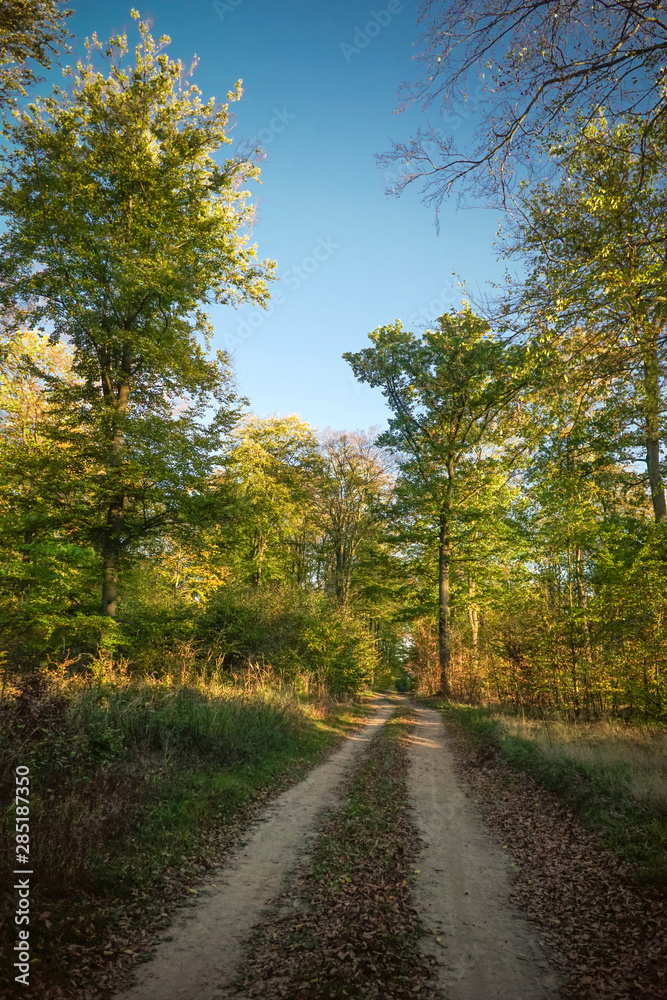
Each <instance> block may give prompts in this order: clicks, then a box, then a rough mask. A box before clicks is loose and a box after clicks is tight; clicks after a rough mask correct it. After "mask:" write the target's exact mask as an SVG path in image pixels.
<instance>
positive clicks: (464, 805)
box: [116, 703, 558, 1000]
mask: <svg viewBox="0 0 667 1000" xmlns="http://www.w3.org/2000/svg"><path fill="white" fill-rule="evenodd" d="M391 712H392V706H391V705H390V704H387V703H384V704H380V705H379V707H378V708H377V713H376V715H375V716H374V718H373V719H372V721H371V722H370V723H368V724H367V725H366V726H365V727H364V728H363V729H362V730H360V731H359V732H358V733H357V734H355V735H354V736H352V737H350V738H349V739H348V740H346V742H345V743H344V745H343V747H342V748H341V749H340V750H338V751H337V753H335V754H334V755H333V756H332V757H330V758H329V760H328V761H326V762H325V763H324V764H322V765H320V766H319V767H317V768H315V769H314V770H313V771H311V772H310V774H309V775H308V777H307V778H306V779H305V780H304V781H302V782H301V783H300V784H298V785H296V786H294V787H293V788H290V789H289V790H288V791H286V792H285V793H283V794H282V795H281V796H280V797H279V798H277V799H276V800H275V801H274V802H273V804H272V805H270V806H269V807H268V809H267V810H266V812H265V813H264V815H263V818H262V820H261V821H259V822H258V823H256V824H255V825H254V826H253V827H252V828H251V830H250V832H249V835H248V837H247V841H246V843H245V844H244V845H241V846H240V847H239V848H238V849H237V851H236V852H235V854H234V855H233V856H232V858H231V859H230V861H229V863H228V864H227V866H226V867H225V868H224V869H223V870H222V871H220V872H219V874H218V876H217V878H215V879H214V880H213V881H214V882H215V884H212V885H211V886H209V887H208V889H207V890H205V892H203V893H201V894H200V896H199V898H198V900H197V902H196V904H195V905H194V906H193V907H191V908H188V910H186V911H182V914H181V916H180V918H179V919H178V920H177V922H176V923H175V924H174V926H173V927H172V928H170V930H169V931H168V932H167V934H166V935H165V936H164V939H163V941H162V942H161V944H160V945H159V946H158V949H157V951H156V953H155V956H154V958H153V960H152V961H150V962H148V963H146V964H145V965H144V966H142V967H141V968H140V969H139V974H138V981H137V983H136V985H135V986H134V987H133V988H132V989H130V990H129V991H127V992H125V993H123V994H119V995H117V998H116V1000H194V998H197V1000H222V998H224V997H228V996H232V995H234V996H235V997H238V996H239V994H238V993H237V992H235V990H234V987H233V980H234V977H235V975H236V973H237V971H238V969H239V966H240V964H241V961H242V959H243V954H244V945H245V944H246V943H247V941H248V939H249V937H250V932H251V929H252V928H253V926H255V925H257V924H259V923H260V922H262V921H263V919H264V920H265V919H266V918H265V917H264V914H265V913H266V910H267V907H268V905H269V904H270V903H271V901H273V900H277V899H279V897H280V896H281V892H282V891H283V890H284V885H285V883H284V879H285V877H286V876H288V875H289V873H290V871H292V869H294V868H295V866H296V865H297V864H298V863H300V862H302V861H303V860H304V856H307V854H308V851H309V846H310V845H312V843H313V841H314V839H315V837H316V836H317V832H318V819H319V816H320V814H321V813H322V811H323V810H325V809H329V808H331V807H332V806H335V805H337V803H338V798H339V795H338V789H339V786H340V785H341V782H342V780H343V778H344V776H345V774H346V772H347V771H348V770H349V768H350V767H351V765H352V764H353V763H354V762H355V761H356V760H357V759H360V758H361V755H362V754H363V753H364V750H365V749H366V747H367V746H368V744H369V742H370V740H371V738H372V736H373V735H374V734H375V733H376V732H377V731H378V728H379V727H380V726H381V725H383V723H384V722H385V721H386V720H387V719H388V717H389V716H390V715H391ZM409 753H410V765H411V776H410V781H409V787H410V801H409V806H410V807H411V809H412V811H413V815H414V821H415V823H416V825H417V828H418V830H419V833H420V836H421V837H422V838H423V841H424V847H423V850H422V852H421V855H420V858H419V860H418V861H417V863H416V868H417V873H416V876H415V880H416V885H415V903H416V905H417V908H418V910H419V912H420V915H421V918H422V920H423V923H424V925H425V926H426V929H427V930H428V931H429V934H428V936H427V937H426V938H425V939H424V945H423V947H424V949H425V950H426V951H427V952H429V953H431V954H433V955H434V956H435V958H436V960H437V963H438V975H439V984H438V985H439V987H440V988H441V990H442V992H443V996H444V997H446V998H447V1000H557V997H558V983H557V981H556V978H555V975H554V973H553V972H552V970H551V969H550V967H549V965H548V963H547V960H546V956H545V954H544V952H543V950H542V948H541V946H540V943H539V941H538V936H537V933H536V931H535V930H534V928H533V926H532V925H531V924H530V923H529V922H528V921H527V920H526V919H525V918H524V917H523V916H521V914H520V913H518V912H517V911H516V910H515V909H514V908H513V907H512V906H511V904H510V903H509V889H510V881H509V876H510V865H511V863H512V862H511V859H509V858H508V857H507V854H506V852H505V851H504V850H503V848H502V845H500V844H498V843H497V842H496V841H494V840H493V838H492V837H491V836H490V834H489V833H488V832H487V830H486V828H485V827H484V824H483V822H482V820H481V817H480V815H479V814H478V812H477V809H476V807H475V805H474V803H473V802H472V801H471V800H470V799H469V798H468V797H466V795H465V793H464V791H463V790H462V788H461V786H460V785H459V783H458V782H457V779H456V778H455V776H454V771H453V768H452V756H451V753H450V751H449V748H448V746H447V740H446V735H445V729H444V726H443V722H442V718H441V716H440V713H438V712H436V711H433V710H430V709H422V708H420V709H417V723H416V726H415V729H414V733H413V736H412V738H411V745H410V751H409ZM393 805H394V806H395V805H397V803H393ZM387 806H389V803H387Z"/></svg>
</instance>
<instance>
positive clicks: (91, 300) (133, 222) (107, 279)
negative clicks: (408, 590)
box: [0, 11, 272, 616]
mask: <svg viewBox="0 0 667 1000" xmlns="http://www.w3.org/2000/svg"><path fill="white" fill-rule="evenodd" d="M132 16H133V18H134V19H135V21H138V20H139V15H138V13H137V12H136V11H133V12H132ZM138 29H139V41H138V44H137V45H136V49H135V53H134V59H133V60H132V59H131V58H129V56H128V40H127V36H126V35H117V36H115V37H114V38H112V39H110V41H109V42H108V43H106V44H102V43H101V42H100V41H98V39H97V37H96V36H95V35H93V38H92V40H91V41H90V42H89V43H88V42H87V49H88V61H87V63H86V64H85V65H84V64H81V63H79V65H78V67H77V72H76V74H75V75H74V80H73V86H72V89H71V93H68V92H65V91H63V90H60V89H58V88H57V87H56V88H55V89H54V92H53V94H52V96H50V97H48V98H45V99H38V100H37V101H35V103H34V104H32V105H30V106H29V107H28V108H27V109H25V110H23V111H21V112H19V113H18V115H17V117H16V118H15V120H14V122H13V123H12V124H10V125H9V126H7V137H8V139H9V141H10V149H9V151H8V152H6V153H5V154H4V156H3V183H2V189H1V190H0V212H2V213H3V214H4V216H5V219H6V231H5V232H4V233H3V234H2V236H1V237H0V257H1V263H0V289H1V296H2V304H3V305H4V306H5V307H6V309H7V310H10V309H12V310H13V315H14V322H15V324H17V325H18V324H24V325H27V324H30V325H31V326H32V327H34V328H36V329H42V330H46V331H48V332H49V333H50V335H51V336H52V337H53V338H54V339H58V338H60V339H63V340H65V341H67V342H68V343H70V344H71V345H72V347H73V351H74V360H73V372H74V374H75V375H76V376H77V383H76V385H74V386H72V385H63V384H62V383H61V384H59V385H56V384H52V391H53V392H54V393H55V395H56V396H57V398H58V400H59V403H60V405H61V407H62V410H63V413H65V414H66V416H67V421H68V423H69V431H68V432H67V434H68V442H69V445H70V447H71V450H72V454H75V453H80V452H85V453H86V454H87V456H88V459H89V460H90V461H89V464H91V463H92V466H93V468H94V473H93V474H92V475H91V476H89V477H88V479H87V481H86V482H85V484H84V483H81V482H76V483H75V488H76V489H77V490H78V491H79V494H80V496H81V498H82V501H81V502H82V503H83V504H84V505H85V506H86V508H87V513H86V517H87V518H88V531H89V534H90V536H91V537H94V538H95V539H96V542H97V544H98V546H99V550H100V553H101V557H102V565H103V569H102V613H103V614H104V615H110V616H113V615H115V613H116V601H117V592H118V575H119V571H120V567H121V562H122V559H123V557H124V556H126V555H128V554H130V553H131V552H132V549H133V547H136V545H137V544H138V541H139V539H141V538H142V537H145V536H146V535H150V534H151V533H154V532H155V531H157V530H159V529H160V528H161V527H162V526H164V525H165V524H169V523H174V522H175V521H178V519H179V517H182V516H183V511H184V510H185V509H186V508H188V509H190V508H192V505H193V502H194V499H195V498H196V496H197V494H198V493H201V491H202V490H205V488H206V487H205V483H206V479H207V476H208V474H209V473H210V471H211V468H212V465H213V463H214V460H215V455H216V452H217V450H218V449H219V447H220V444H221V434H222V432H223V431H225V430H226V428H227V427H228V426H229V425H230V423H231V421H232V420H233V419H234V418H235V417H236V415H237V412H238V410H237V399H236V396H235V393H234V390H233V386H232V384H231V380H230V371H229V364H228V358H227V357H226V356H225V355H224V354H222V353H220V352H218V355H217V358H215V359H211V358H210V357H209V356H208V355H207V352H206V347H207V345H208V343H209V338H210V335H211V325H210V321H209V319H208V316H207V314H206V312H205V307H206V305H207V303H210V302H218V303H223V304H234V303H236V302H240V301H244V300H250V301H253V302H256V303H260V304H262V303H264V301H265V300H266V298H267V284H266V282H267V279H268V278H269V277H270V276H271V271H272V265H271V263H270V262H266V261H265V262H260V261H258V260H257V256H256V248H255V247H254V246H253V245H251V244H250V242H249V236H248V231H247V224H248V223H249V221H250V215H251V208H250V206H249V205H248V204H247V202H246V197H247V192H246V191H245V190H243V185H244V184H245V183H246V182H247V181H248V180H249V179H251V178H253V177H256V176H257V168H256V167H255V166H253V165H251V164H249V163H247V162H241V161H238V160H228V161H224V162H223V163H222V164H221V163H219V162H218V161H217V160H216V159H215V158H214V157H215V154H217V153H218V152H219V151H220V150H221V149H222V148H223V147H224V146H225V145H226V144H228V143H229V142H230V139H229V138H228V136H227V133H226V129H227V127H228V122H229V111H228V105H227V104H225V105H220V104H217V103H216V102H215V100H214V99H211V100H210V101H209V102H208V103H202V101H201V99H200V91H199V90H198V88H197V87H196V86H194V85H193V84H191V83H189V81H188V79H187V77H188V73H186V72H185V71H184V68H183V66H182V64H181V63H180V61H177V60H173V59H170V58H169V56H168V55H167V54H166V53H165V52H164V51H163V49H164V47H165V46H166V45H167V44H168V43H169V39H168V38H167V37H166V36H165V37H163V38H161V39H160V42H159V43H156V42H155V41H154V40H153V38H152V37H151V35H150V33H149V30H148V27H147V25H146V24H145V23H143V22H141V21H139V24H138ZM100 64H102V65H103V66H104V67H105V71H106V75H105V72H102V70H101V69H99V68H97V67H98V65H100ZM240 96H241V88H240V82H239V84H237V86H236V88H235V90H233V91H231V92H230V93H229V94H228V100H230V101H235V100H237V99H238V98H239V97H240ZM211 406H213V407H214V408H215V411H216V412H215V416H214V417H213V419H212V420H210V419H208V414H209V412H210V407H211ZM191 513H192V511H191V510H190V514H191ZM190 514H189V515H188V516H190Z"/></svg>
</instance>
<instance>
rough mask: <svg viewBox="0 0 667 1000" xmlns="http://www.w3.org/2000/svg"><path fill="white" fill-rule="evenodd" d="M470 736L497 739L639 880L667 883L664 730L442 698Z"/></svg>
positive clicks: (521, 767) (507, 753) (487, 740)
mask: <svg viewBox="0 0 667 1000" xmlns="http://www.w3.org/2000/svg"><path fill="white" fill-rule="evenodd" d="M446 711H447V712H449V713H450V714H451V715H453V716H454V717H455V718H456V719H458V720H459V721H460V722H461V724H462V725H463V727H464V729H465V730H466V731H467V733H468V734H469V735H470V736H472V737H473V738H474V739H475V740H477V741H481V742H483V743H485V744H487V745H492V746H494V747H497V748H498V749H499V750H500V751H501V752H502V755H503V757H504V758H505V759H506V760H507V761H508V762H509V763H510V764H511V765H512V766H513V767H515V768H516V769H518V770H520V771H524V772H526V773H527V774H530V775H531V776H532V777H533V778H535V779H536V780H537V781H539V782H540V783H541V784H542V785H544V786H545V787H546V788H548V789H549V790H550V791H552V792H554V793H555V794H556V795H557V796H558V797H559V798H560V799H561V800H562V801H563V802H565V803H566V804H567V805H568V806H569V807H570V808H572V809H573V810H575V811H576V813H577V814H578V815H579V816H580V818H581V819H582V820H583V821H584V822H585V824H586V825H588V826H591V827H594V828H596V829H598V830H599V831H601V832H602V834H603V835H604V839H605V841H606V843H607V844H608V845H609V846H610V847H611V848H612V849H613V850H614V851H615V852H616V853H617V854H618V855H619V856H620V857H621V858H623V860H625V861H627V862H629V863H630V864H631V865H632V866H633V868H634V870H635V873H636V875H637V877H638V878H639V879H640V880H647V881H651V882H658V883H660V884H662V885H667V732H665V730H664V729H663V728H657V727H647V726H642V727H640V726H628V725H625V724H623V723H619V722H615V721H601V722H595V723H565V722H553V721H538V720H530V719H522V718H521V717H518V716H511V715H506V714H501V713H498V712H497V711H494V710H493V709H487V708H470V707H466V706H447V707H446Z"/></svg>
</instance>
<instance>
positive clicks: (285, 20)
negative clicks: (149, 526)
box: [70, 0, 502, 430]
mask: <svg viewBox="0 0 667 1000" xmlns="http://www.w3.org/2000/svg"><path fill="white" fill-rule="evenodd" d="M72 6H74V8H75V13H74V15H73V16H72V18H71V19H70V28H71V30H72V31H73V32H74V33H75V35H76V37H77V42H76V48H77V49H78V50H79V51H80V52H81V53H82V52H83V39H84V37H85V36H86V35H90V34H92V32H93V31H97V34H98V36H99V37H100V38H102V39H105V38H107V37H109V36H110V35H111V34H112V33H115V32H118V31H122V30H123V29H125V28H128V29H129V34H130V40H131V42H132V43H133V42H134V26H133V22H132V21H131V18H130V9H131V3H125V2H118V0H107V2H106V3H105V4H103V5H100V4H98V3H97V2H90V0H88V2H80V3H78V4H77V3H76V2H75V3H74V4H73V5H72ZM137 9H138V10H139V12H140V14H141V15H142V17H144V18H149V19H151V20H152V21H153V34H154V35H156V36H159V35H162V34H168V35H170V36H171V38H172V44H171V46H170V48H169V53H170V55H171V56H172V57H174V58H181V59H182V60H183V61H184V62H185V63H188V64H189V63H190V61H191V59H192V57H193V55H194V54H195V53H196V54H197V56H198V57H199V60H200V61H199V66H198V68H197V71H196V73H195V77H194V80H195V82H196V83H197V84H198V86H199V87H200V89H201V90H202V92H203V97H204V99H208V98H209V97H210V96H211V95H215V96H216V97H218V98H219V99H221V100H224V98H225V95H226V94H227V91H228V90H229V89H230V88H231V87H232V86H233V85H234V84H235V82H236V80H237V79H239V78H242V79H243V87H244V96H243V98H242V100H241V101H240V102H239V103H238V104H236V105H234V112H235V125H234V129H233V132H232V133H231V135H232V138H233V140H234V144H236V143H243V142H247V141H249V140H253V139H254V138H255V137H257V136H259V138H260V141H261V142H262V145H263V146H264V149H265V152H266V158H265V159H264V161H263V163H262V183H261V186H257V185H254V186H253V200H254V201H255V203H256V205H257V217H256V221H255V225H254V228H253V239H254V241H256V242H257V244H258V250H259V255H260V257H262V258H271V259H274V260H276V261H277V264H278V275H279V277H280V278H281V280H280V281H279V282H275V283H273V285H272V293H273V296H274V300H275V301H274V302H273V303H272V305H271V306H270V308H269V310H268V311H267V312H263V311H261V310H257V309H251V308H249V307H242V308H240V309H239V310H233V309H231V308H215V309H214V310H212V319H213V322H214V326H215V341H214V343H215V346H216V347H222V348H224V349H228V350H229V351H230V353H231V354H232V357H233V360H234V368H235V373H236V379H237V383H238V385H239V388H240V389H241V391H242V392H243V393H244V394H245V395H246V396H248V398H249V400H250V406H251V409H252V410H253V411H254V412H255V413H257V414H259V415H260V416H267V415H268V414H271V413H281V414H285V413H299V414H300V415H301V416H302V417H303V418H304V419H305V420H308V421H309V422H310V423H311V424H313V425H314V426H316V427H319V428H324V427H327V426H328V427H335V428H338V429H343V428H345V429H349V430H352V429H357V428H359V429H368V428H369V427H371V426H373V425H375V426H381V425H382V424H384V423H385V421H386V417H387V410H386V408H385V406H384V401H383V399H382V396H381V394H380V392H379V391H378V390H373V389H369V388H368V387H366V386H360V385H358V383H356V382H355V381H354V379H353V378H352V375H351V372H350V369H349V366H348V365H347V364H346V362H345V361H343V359H342V357H341V355H342V354H343V352H344V351H357V350H360V349H361V348H362V347H364V346H366V344H367V335H368V333H369V332H370V331H371V330H373V329H374V328H375V327H377V326H380V325H382V324H386V323H392V322H393V321H394V320H395V319H397V318H400V319H401V320H402V321H403V324H404V326H407V327H410V328H413V329H416V328H417V327H418V326H419V325H421V326H423V325H425V324H427V323H429V322H433V320H434V319H435V318H436V316H437V315H438V314H439V313H440V312H443V311H445V310H446V309H448V308H451V307H456V308H458V306H459V305H460V302H461V295H462V292H461V289H460V288H458V287H457V285H456V280H457V279H456V278H455V277H454V276H453V274H452V272H456V274H457V275H461V276H462V277H463V278H464V279H465V280H466V281H467V282H468V284H469V285H471V286H473V287H474V286H480V287H482V286H484V283H485V282H486V281H488V280H494V279H499V278H500V276H501V272H502V266H501V264H500V263H498V262H497V260H496V254H495V252H494V249H493V238H494V233H495V231H496V229H497V228H498V216H497V213H496V212H493V211H489V210H485V209H481V208H480V209H467V210H458V211H457V209H456V204H455V202H454V201H452V202H451V203H448V204H446V205H445V207H444V208H443V211H442V213H441V228H440V235H439V236H438V235H437V234H436V231H435V227H434V218H433V212H432V210H431V209H429V208H426V207H425V206H423V205H422V204H421V201H420V196H419V193H418V191H417V190H408V191H406V192H405V193H404V194H403V195H402V197H401V198H400V199H397V198H391V197H388V196H387V195H386V194H385V188H386V186H387V183H388V182H389V181H390V180H391V178H390V177H389V176H388V174H387V172H386V171H382V170H379V169H378V167H377V164H376V161H375V159H374V154H375V153H381V152H384V151H386V150H387V149H388V148H389V147H390V144H391V139H406V138H407V137H408V136H409V135H410V132H411V131H413V130H414V128H415V127H416V126H417V125H420V124H424V121H423V115H422V114H421V113H420V112H419V111H417V110H416V109H412V110H411V111H409V112H407V113H404V114H402V115H396V114H395V108H396V106H397V103H398V89H399V87H400V84H401V82H402V81H403V80H405V79H410V78H413V77H414V76H415V74H416V72H417V70H416V67H415V65H414V64H413V63H411V56H412V55H413V53H414V52H415V51H416V50H417V48H418V35H417V28H416V16H417V9H418V3H415V2H410V0H402V2H401V0H390V2H388V0H378V2H377V3H375V4H373V3H372V2H365V0H337V2H336V3H333V2H330V3H326V4H325V3H318V2H312V0H310V2H308V0H293V2H286V3H276V2H275V0H273V2H271V0H217V2H216V3H213V2H211V0H191V2H188V3H182V2H179V3H177V2H174V0H154V2H153V3H152V4H151V5H150V6H148V7H145V6H142V5H137ZM431 120H432V122H433V123H437V124H439V125H440V126H441V127H443V128H445V129H446V127H447V126H442V123H441V122H438V120H437V118H435V117H432V118H431ZM473 122H474V116H471V118H470V119H469V120H468V121H466V122H465V123H463V124H462V126H461V128H462V130H465V129H467V128H469V127H470V125H471V124H473ZM231 148H233V147H230V149H231Z"/></svg>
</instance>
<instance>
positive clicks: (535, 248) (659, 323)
mask: <svg viewBox="0 0 667 1000" xmlns="http://www.w3.org/2000/svg"><path fill="white" fill-rule="evenodd" d="M665 149H666V145H665V135H664V128H661V129H659V130H655V131H654V132H652V133H651V134H650V135H648V136H647V135H646V134H644V131H643V128H642V125H641V123H640V122H638V121H637V120H636V119H631V120H628V121H627V122H625V123H623V124H621V125H617V126H615V127H611V126H610V125H609V124H608V123H607V122H606V120H605V119H604V118H601V117H600V118H599V119H598V120H597V121H596V122H595V124H593V125H587V126H585V128H583V130H582V132H581V133H580V134H578V135H576V136H575V137H574V138H571V137H569V138H568V139H567V140H566V141H565V142H563V143H561V144H560V145H559V146H558V147H556V148H555V150H554V154H555V155H556V156H557V157H558V160H559V162H560V164H561V167H562V170H563V173H564V177H563V178H562V180H561V181H560V183H558V184H556V185H551V184H549V183H548V182H546V181H544V182H541V183H540V184H539V185H538V186H537V187H536V188H535V189H534V190H533V191H532V192H530V193H528V194H523V195H522V197H521V198H520V200H519V206H520V208H521V214H520V215H518V216H517V220H516V226H515V227H514V229H513V233H512V236H510V237H509V238H508V240H507V243H506V252H507V253H508V254H512V255H514V254H516V255H520V256H521V258H522V260H523V261H525V263H526V265H527V267H528V277H527V279H526V280H525V282H523V283H522V284H521V286H520V289H519V294H518V297H517V301H516V303H514V305H513V307H512V308H513V312H512V321H513V322H514V323H515V325H518V326H519V327H520V328H522V329H528V328H529V329H531V330H532V331H533V332H534V333H538V334H539V335H541V336H542V339H543V340H544V341H545V342H546V341H551V342H552V344H557V345H558V347H559V349H560V350H565V351H567V350H568V347H569V346H574V347H575V350H574V352H573V353H572V355H571V367H573V366H574V364H576V365H577V369H578V370H576V371H575V372H571V373H570V377H571V378H572V377H574V378H575V379H577V380H578V381H579V383H584V382H586V381H587V380H588V381H591V379H593V380H595V379H597V380H598V382H602V383H607V384H608V385H612V384H614V383H615V395H616V396H617V397H618V394H620V395H621V396H624V397H625V399H624V406H625V410H626V426H627V424H630V426H634V445H635V447H634V451H635V457H636V452H637V449H638V448H639V450H640V451H643V455H642V456H641V457H642V458H643V460H644V461H645V462H646V467H647V477H648V484H649V491H650V495H651V501H652V504H653V510H654V515H655V520H656V522H659V521H664V520H665V519H666V518H667V509H666V506H665V487H664V481H663V474H662V470H661V463H660V438H661V434H664V411H665V406H664V377H665V369H664V361H665V357H664V352H665V346H666V344H667V332H666V331H667V224H666V223H665V218H666V214H665V213H666V212H667V192H666V191H665V186H664V164H665ZM573 331H579V332H578V333H577V335H576V337H574V338H573ZM617 405H618V404H617ZM632 450H633V449H632V448H630V449H627V451H628V452H629V453H631V452H632Z"/></svg>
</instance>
